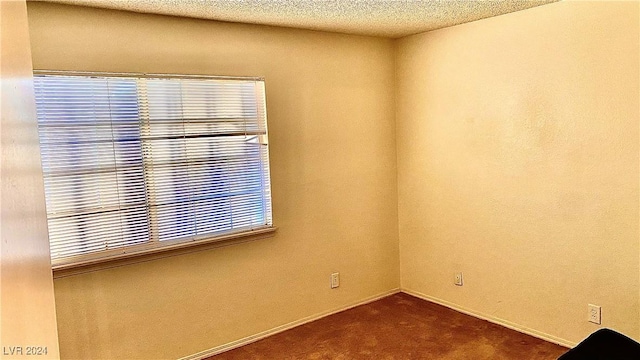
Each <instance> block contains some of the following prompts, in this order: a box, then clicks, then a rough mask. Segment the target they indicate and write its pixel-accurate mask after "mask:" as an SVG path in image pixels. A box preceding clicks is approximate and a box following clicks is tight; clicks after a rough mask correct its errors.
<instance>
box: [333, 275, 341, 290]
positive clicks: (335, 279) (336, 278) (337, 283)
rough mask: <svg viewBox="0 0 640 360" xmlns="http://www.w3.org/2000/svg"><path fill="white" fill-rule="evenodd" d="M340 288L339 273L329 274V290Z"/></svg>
mask: <svg viewBox="0 0 640 360" xmlns="http://www.w3.org/2000/svg"><path fill="white" fill-rule="evenodd" d="M338 286H340V273H333V274H331V288H332V289H335V288H337V287H338Z"/></svg>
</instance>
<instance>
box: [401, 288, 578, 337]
mask: <svg viewBox="0 0 640 360" xmlns="http://www.w3.org/2000/svg"><path fill="white" fill-rule="evenodd" d="M401 291H402V292H403V293H407V294H409V295H412V296H415V297H417V298H420V299H423V300H426V301H429V302H432V303H436V304H438V305H442V306H445V307H448V308H449V309H452V310H455V311H458V312H461V313H463V314H467V315H470V316H473V317H476V318H479V319H482V320H486V321H489V322H491V323H494V324H498V325H501V326H504V327H506V328H509V329H511V330H515V331H518V332H521V333H524V334H527V335H531V336H533V337H536V338H538V339H542V340H545V341H548V342H552V343H554V344H558V345H561V346H565V347H568V348H573V347H575V346H576V345H577V343H575V342H572V341H568V340H565V339H561V338H559V337H556V336H553V335H550V334H547V333H544V332H541V331H538V330H535V329H531V328H528V327H526V326H522V325H519V324H516V323H512V322H510V321H507V320H504V319H500V318H497V317H495V316H492V315H488V314H484V313H481V312H478V311H475V310H471V309H467V308H465V307H462V306H460V305H457V304H454V303H451V302H449V301H446V300H442V299H438V298H435V297H432V296H429V295H425V294H423V293H420V292H417V291H413V290H409V289H402V290H401Z"/></svg>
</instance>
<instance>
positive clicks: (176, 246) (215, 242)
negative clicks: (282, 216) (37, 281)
mask: <svg viewBox="0 0 640 360" xmlns="http://www.w3.org/2000/svg"><path fill="white" fill-rule="evenodd" d="M277 229H278V228H277V227H275V226H271V227H264V228H260V229H255V230H249V231H243V232H240V233H235V234H229V235H222V236H215V237H211V238H205V239H200V240H189V241H183V242H176V243H172V244H171V245H165V244H162V246H157V247H147V248H138V249H126V248H125V249H121V250H120V252H119V253H116V254H113V253H111V254H108V255H102V256H100V255H97V256H96V257H95V258H89V259H86V258H84V259H82V260H77V261H73V260H71V261H66V262H64V263H59V264H54V265H53V266H52V269H53V277H54V278H55V279H57V278H61V277H66V276H71V275H77V274H82V273H86V272H91V271H97V270H102V269H108V268H113V267H119V266H124V265H128V264H134V263H139V262H145V261H150V260H156V259H161V258H165V257H169V256H177V255H182V254H187V253H192V252H196V251H202V250H208V249H212V248H218V247H223V246H229V245H235V244H239V243H244V242H248V241H253V240H258V239H264V238H267V237H272V236H273V235H274V233H275V232H276V230H277Z"/></svg>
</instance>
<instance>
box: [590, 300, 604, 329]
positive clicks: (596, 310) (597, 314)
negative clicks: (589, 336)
mask: <svg viewBox="0 0 640 360" xmlns="http://www.w3.org/2000/svg"><path fill="white" fill-rule="evenodd" d="M588 311H589V319H588V320H589V322H592V323H594V324H602V318H601V315H602V313H601V309H600V306H598V305H591V304H589V306H588Z"/></svg>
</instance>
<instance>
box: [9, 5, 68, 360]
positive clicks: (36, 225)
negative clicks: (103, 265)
mask: <svg viewBox="0 0 640 360" xmlns="http://www.w3.org/2000/svg"><path fill="white" fill-rule="evenodd" d="M0 44H1V45H2V47H1V49H0V59H1V61H0V79H1V82H0V85H1V86H0V114H1V118H0V134H1V136H0V174H2V176H1V180H0V184H1V187H0V198H1V199H2V206H1V209H0V214H1V215H0V233H1V235H2V236H1V239H0V348H1V349H2V352H1V353H0V358H2V359H25V358H29V357H32V356H27V355H28V352H29V349H27V346H35V347H37V349H36V352H37V353H38V354H39V355H37V356H33V357H37V358H39V359H57V358H59V352H58V336H57V333H56V309H55V303H54V292H53V278H52V274H51V260H50V258H49V240H48V234H47V223H46V221H47V218H46V212H45V200H44V188H43V185H42V169H41V168H40V151H39V149H38V127H37V121H36V109H35V100H34V94H33V81H32V80H33V73H32V68H31V50H30V47H29V27H28V24H27V6H26V3H25V1H24V0H13V1H6V0H4V1H0ZM31 351H32V352H33V349H31Z"/></svg>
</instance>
